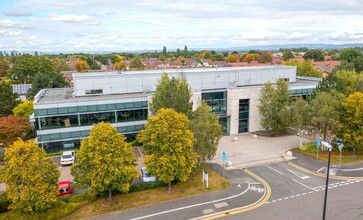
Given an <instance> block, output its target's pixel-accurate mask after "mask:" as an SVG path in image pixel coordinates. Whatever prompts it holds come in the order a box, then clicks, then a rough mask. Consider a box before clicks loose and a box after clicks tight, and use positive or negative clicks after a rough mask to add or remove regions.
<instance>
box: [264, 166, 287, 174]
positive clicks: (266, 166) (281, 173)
mask: <svg viewBox="0 0 363 220" xmlns="http://www.w3.org/2000/svg"><path fill="white" fill-rule="evenodd" d="M265 166H266V167H268V168H270V169H271V170H273V171H275V172H276V173H279V174H281V175H284V174H283V173H281V172H280V171H278V170H276V169H274V168H272V167H270V166H269V165H265Z"/></svg>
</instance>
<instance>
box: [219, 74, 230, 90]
mask: <svg viewBox="0 0 363 220" xmlns="http://www.w3.org/2000/svg"><path fill="white" fill-rule="evenodd" d="M228 84H229V78H228V74H227V73H226V72H220V73H217V74H216V88H222V89H224V88H227V87H228Z"/></svg>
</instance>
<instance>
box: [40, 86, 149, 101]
mask: <svg viewBox="0 0 363 220" xmlns="http://www.w3.org/2000/svg"><path fill="white" fill-rule="evenodd" d="M73 92H74V88H55V89H45V92H44V94H43V95H42V96H41V98H40V99H39V100H38V101H37V102H36V103H35V105H36V104H37V103H38V104H48V103H49V104H53V103H54V104H55V103H74V102H88V101H94V100H95V99H97V101H101V100H115V99H127V98H146V97H147V96H148V94H146V93H127V94H112V95H87V96H76V97H73Z"/></svg>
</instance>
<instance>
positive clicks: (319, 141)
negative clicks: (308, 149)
mask: <svg viewBox="0 0 363 220" xmlns="http://www.w3.org/2000/svg"><path fill="white" fill-rule="evenodd" d="M320 145H321V140H320V136H319V137H318V138H317V139H316V146H318V147H320Z"/></svg>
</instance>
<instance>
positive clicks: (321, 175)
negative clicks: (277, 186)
mask: <svg viewBox="0 0 363 220" xmlns="http://www.w3.org/2000/svg"><path fill="white" fill-rule="evenodd" d="M287 163H288V164H289V165H290V166H293V167H295V168H296V169H299V170H301V171H304V172H306V173H310V174H312V175H315V176H320V177H323V178H326V175H325V174H322V173H317V172H314V171H311V170H308V169H306V168H304V167H301V166H299V165H297V164H294V163H292V162H287ZM329 178H330V179H335V180H363V177H346V176H329Z"/></svg>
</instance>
